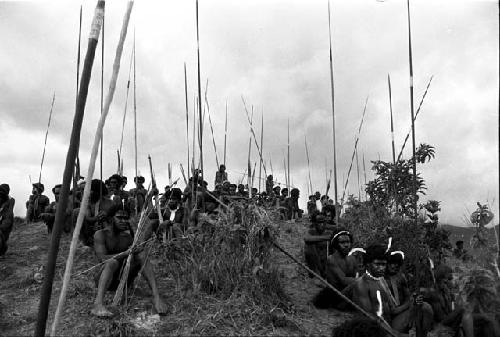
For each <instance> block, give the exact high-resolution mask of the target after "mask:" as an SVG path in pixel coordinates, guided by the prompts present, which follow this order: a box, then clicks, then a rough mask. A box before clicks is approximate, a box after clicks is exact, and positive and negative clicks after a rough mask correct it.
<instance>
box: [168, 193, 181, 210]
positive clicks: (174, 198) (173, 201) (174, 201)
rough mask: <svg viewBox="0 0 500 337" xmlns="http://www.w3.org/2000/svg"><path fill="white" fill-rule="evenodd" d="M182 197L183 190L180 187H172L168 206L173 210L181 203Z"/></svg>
mask: <svg viewBox="0 0 500 337" xmlns="http://www.w3.org/2000/svg"><path fill="white" fill-rule="evenodd" d="M181 199H182V191H181V189H180V188H176V187H175V188H172V191H171V194H170V201H169V202H168V208H170V209H171V210H174V209H176V208H177V207H178V206H179V204H180V203H181Z"/></svg>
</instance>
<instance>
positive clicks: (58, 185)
mask: <svg viewBox="0 0 500 337" xmlns="http://www.w3.org/2000/svg"><path fill="white" fill-rule="evenodd" d="M61 187H62V185H61V184H57V185H55V186H54V187H52V193H54V194H56V188H61Z"/></svg>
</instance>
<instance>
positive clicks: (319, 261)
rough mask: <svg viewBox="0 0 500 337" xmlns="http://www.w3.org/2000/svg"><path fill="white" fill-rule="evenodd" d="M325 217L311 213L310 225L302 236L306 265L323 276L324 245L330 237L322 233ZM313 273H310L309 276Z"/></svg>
mask: <svg viewBox="0 0 500 337" xmlns="http://www.w3.org/2000/svg"><path fill="white" fill-rule="evenodd" d="M324 222H325V217H324V216H323V215H321V214H319V213H318V214H313V215H312V217H311V226H310V227H309V230H308V232H307V234H306V236H305V237H304V243H305V246H304V257H305V260H306V265H307V266H308V267H309V268H310V269H311V270H313V271H315V272H316V273H318V274H320V275H321V276H322V277H325V266H326V259H327V256H326V246H327V242H328V240H329V239H330V236H329V235H324V231H325V223H324ZM312 276H313V275H312V274H310V275H309V277H312Z"/></svg>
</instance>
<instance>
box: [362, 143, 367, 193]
mask: <svg viewBox="0 0 500 337" xmlns="http://www.w3.org/2000/svg"><path fill="white" fill-rule="evenodd" d="M363 173H364V176H365V188H364V190H365V201H366V199H367V198H366V166H365V153H364V152H363Z"/></svg>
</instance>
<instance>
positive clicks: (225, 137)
mask: <svg viewBox="0 0 500 337" xmlns="http://www.w3.org/2000/svg"><path fill="white" fill-rule="evenodd" d="M226 142H227V101H226V122H225V123H224V166H226Z"/></svg>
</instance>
